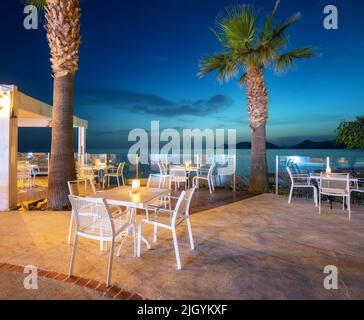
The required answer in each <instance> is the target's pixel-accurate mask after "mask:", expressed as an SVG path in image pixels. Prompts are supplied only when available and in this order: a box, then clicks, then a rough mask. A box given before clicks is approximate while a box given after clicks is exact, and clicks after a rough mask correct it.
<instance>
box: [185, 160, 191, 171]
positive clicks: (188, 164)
mask: <svg viewBox="0 0 364 320" xmlns="http://www.w3.org/2000/svg"><path fill="white" fill-rule="evenodd" d="M191 166H192V162H191V161H188V162H186V169H187V170H188V169H191Z"/></svg>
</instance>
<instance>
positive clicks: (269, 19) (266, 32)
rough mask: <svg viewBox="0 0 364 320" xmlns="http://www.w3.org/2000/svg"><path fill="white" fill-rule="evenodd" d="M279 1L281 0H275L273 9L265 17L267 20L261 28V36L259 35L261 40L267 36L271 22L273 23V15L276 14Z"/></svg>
mask: <svg viewBox="0 0 364 320" xmlns="http://www.w3.org/2000/svg"><path fill="white" fill-rule="evenodd" d="M280 2H281V0H277V1H276V4H275V6H274V9H273V11H272V13H271V15H270V16H269V18H268V19H267V21H266V23H265V27H264V30H263V32H262V34H261V37H260V38H261V40H262V41H264V40H266V39H267V38H268V37H269V34H270V30H271V28H272V24H273V20H274V17H275V15H276V12H277V10H278V7H279V4H280Z"/></svg>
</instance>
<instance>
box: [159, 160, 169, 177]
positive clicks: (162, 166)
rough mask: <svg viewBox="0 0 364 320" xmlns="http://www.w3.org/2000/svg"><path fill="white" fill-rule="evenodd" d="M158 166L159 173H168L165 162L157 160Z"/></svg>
mask: <svg viewBox="0 0 364 320" xmlns="http://www.w3.org/2000/svg"><path fill="white" fill-rule="evenodd" d="M158 168H159V173H160V174H161V175H167V174H168V168H167V166H166V164H165V163H164V162H161V161H159V162H158Z"/></svg>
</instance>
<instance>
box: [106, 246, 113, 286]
mask: <svg viewBox="0 0 364 320" xmlns="http://www.w3.org/2000/svg"><path fill="white" fill-rule="evenodd" d="M114 244H115V243H114V239H113V240H112V241H111V246H110V254H109V264H108V267H107V277H106V286H107V287H110V283H111V272H112V262H113V258H114Z"/></svg>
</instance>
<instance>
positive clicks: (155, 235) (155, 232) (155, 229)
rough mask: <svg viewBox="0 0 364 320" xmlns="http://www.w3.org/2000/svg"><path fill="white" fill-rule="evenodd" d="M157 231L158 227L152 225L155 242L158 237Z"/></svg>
mask: <svg viewBox="0 0 364 320" xmlns="http://www.w3.org/2000/svg"><path fill="white" fill-rule="evenodd" d="M157 232H158V227H157V225H154V237H153V242H154V243H156V242H157V238H158V235H157Z"/></svg>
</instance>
